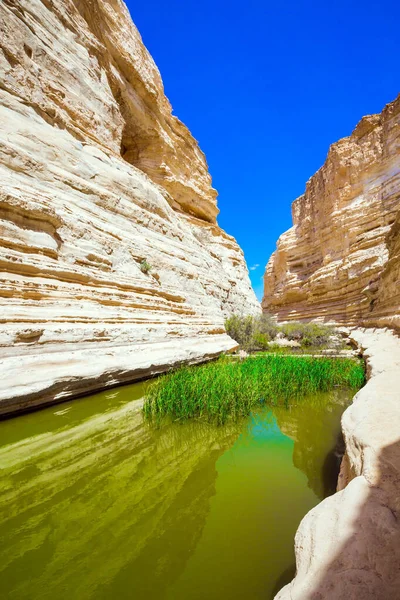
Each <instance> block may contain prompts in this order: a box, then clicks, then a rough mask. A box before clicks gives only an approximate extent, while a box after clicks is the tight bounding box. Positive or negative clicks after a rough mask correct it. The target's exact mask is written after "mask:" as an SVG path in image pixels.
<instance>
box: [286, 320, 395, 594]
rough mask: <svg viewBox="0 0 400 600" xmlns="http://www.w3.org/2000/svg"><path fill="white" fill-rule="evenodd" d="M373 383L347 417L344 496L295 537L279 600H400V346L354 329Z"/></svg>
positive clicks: (313, 515) (311, 516)
mask: <svg viewBox="0 0 400 600" xmlns="http://www.w3.org/2000/svg"><path fill="white" fill-rule="evenodd" d="M351 335H352V337H353V339H354V340H355V341H356V342H357V343H358V344H359V345H360V346H361V347H362V348H363V349H364V356H365V357H366V359H367V366H368V374H369V381H368V383H367V384H366V386H365V387H364V388H363V389H361V390H360V391H359V392H358V394H357V395H356V396H355V398H354V401H353V404H352V405H351V406H350V407H349V408H348V409H347V410H346V411H345V412H344V414H343V417H342V429H343V434H344V438H345V443H346V454H345V456H344V459H343V462H342V468H341V474H340V477H339V486H338V489H339V490H340V491H339V492H337V493H336V494H334V495H333V496H330V497H329V498H327V499H326V500H324V501H323V502H321V504H319V505H318V506H316V507H315V508H314V509H313V510H312V511H310V512H309V513H308V514H307V515H306V517H305V518H304V519H303V521H302V522H301V524H300V527H299V529H298V531H297V534H296V541H295V550H296V563H297V574H296V577H295V579H294V580H293V581H292V582H291V583H290V584H288V585H287V586H286V587H284V588H283V590H281V592H280V593H279V594H278V595H277V596H276V599H277V600H322V599H323V600H341V599H342V598H346V600H347V599H348V600H389V599H392V598H393V600H395V599H396V600H397V599H398V598H400V568H399V565H400V497H399V489H400V440H399V423H400V392H399V390H400V339H399V338H398V337H396V336H395V335H394V334H393V333H391V332H390V331H387V330H375V331H374V330H364V331H363V330H355V331H353V332H352V334H351Z"/></svg>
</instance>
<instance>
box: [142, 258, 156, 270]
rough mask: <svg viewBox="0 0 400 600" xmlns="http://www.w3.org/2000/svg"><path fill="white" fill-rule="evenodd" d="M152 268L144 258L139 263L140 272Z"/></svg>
mask: <svg viewBox="0 0 400 600" xmlns="http://www.w3.org/2000/svg"><path fill="white" fill-rule="evenodd" d="M152 268H153V267H152V266H151V264H150V263H148V262H147V260H146V259H145V258H144V259H143V260H142V262H141V263H140V270H141V271H142V273H149V272H150V271H151V269H152Z"/></svg>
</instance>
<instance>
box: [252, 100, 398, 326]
mask: <svg viewBox="0 0 400 600" xmlns="http://www.w3.org/2000/svg"><path fill="white" fill-rule="evenodd" d="M292 216H293V227H292V228H291V229H289V231H287V232H286V233H284V234H283V235H282V236H281V237H280V238H279V241H278V244H277V249H276V251H275V252H274V254H273V255H272V256H271V258H270V260H269V262H268V265H267V268H266V272H265V277H264V282H265V284H264V299H263V309H264V310H265V311H269V312H272V313H274V314H276V315H277V317H278V318H279V319H280V320H292V319H294V320H307V319H316V318H318V319H319V320H325V321H334V322H339V323H345V324H347V325H349V324H364V325H367V326H375V325H379V326H392V327H400V285H399V281H400V235H399V232H400V96H399V97H398V98H397V99H396V100H395V101H394V102H392V103H391V104H388V105H387V106H386V107H385V108H384V110H383V111H382V113H381V114H379V115H371V116H367V117H364V118H363V119H362V120H361V121H360V123H359V124H358V125H357V127H356V129H355V130H354V132H353V133H352V135H351V136H350V137H348V138H344V139H342V140H340V141H339V142H337V143H336V144H333V145H332V146H331V148H330V150H329V153H328V157H327V160H326V162H325V164H324V165H323V167H321V169H319V171H318V172H317V173H316V174H315V175H314V176H313V177H312V178H311V179H310V180H309V181H308V183H307V186H306V191H305V194H304V195H303V196H300V198H298V199H297V200H295V202H294V203H293V207H292Z"/></svg>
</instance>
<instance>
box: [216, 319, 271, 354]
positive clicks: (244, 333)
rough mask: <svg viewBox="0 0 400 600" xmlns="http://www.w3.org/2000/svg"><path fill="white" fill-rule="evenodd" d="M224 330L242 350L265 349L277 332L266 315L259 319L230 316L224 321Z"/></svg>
mask: <svg viewBox="0 0 400 600" xmlns="http://www.w3.org/2000/svg"><path fill="white" fill-rule="evenodd" d="M225 329H226V332H227V333H228V335H230V336H231V338H232V339H234V340H235V342H237V343H238V344H239V345H240V346H241V348H243V349H244V350H257V349H260V348H261V349H264V348H266V347H267V346H268V342H269V341H270V340H272V339H274V338H275V337H276V334H277V332H278V331H279V329H278V326H277V325H276V323H275V322H274V321H273V319H272V317H271V316H270V315H267V314H264V315H261V316H260V317H253V316H251V315H247V316H244V317H242V316H239V315H232V316H231V317H229V319H227V320H226V321H225Z"/></svg>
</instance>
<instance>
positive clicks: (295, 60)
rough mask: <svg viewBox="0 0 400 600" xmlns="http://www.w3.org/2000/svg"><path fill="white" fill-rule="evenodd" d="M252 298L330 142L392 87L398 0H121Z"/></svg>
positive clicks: (398, 85) (399, 53) (399, 80)
mask: <svg viewBox="0 0 400 600" xmlns="http://www.w3.org/2000/svg"><path fill="white" fill-rule="evenodd" d="M127 4H128V7H129V9H130V11H131V15H132V18H133V21H134V22H135V24H136V25H137V27H138V28H139V31H140V33H141V35H142V37H143V41H144V43H145V45H146V46H147V48H148V49H149V51H150V53H151V54H152V56H153V58H154V60H155V62H156V63H157V66H158V68H159V69H160V71H161V75H162V77H163V80H164V86H165V91H166V94H167V96H168V97H169V99H170V101H171V104H172V106H173V110H174V114H175V115H177V116H178V117H179V118H180V119H181V120H182V121H183V122H184V123H185V124H186V125H187V126H188V127H189V129H190V130H191V132H192V134H193V135H194V137H195V138H196V139H197V140H198V141H199V143H200V147H201V148H202V150H203V151H204V152H205V154H206V157H207V161H208V164H209V167H210V172H211V174H212V177H213V184H214V187H216V188H217V190H218V191H219V198H218V205H219V208H220V210H221V213H220V215H219V217H218V222H219V224H220V225H221V226H222V227H223V228H224V229H226V231H228V233H230V234H232V235H234V236H235V237H236V239H237V240H238V242H239V244H240V245H241V247H242V248H243V250H244V252H245V256H246V259H247V262H248V265H249V267H254V265H259V266H258V267H257V268H254V269H253V270H251V271H250V273H251V278H252V283H253V287H254V289H255V290H256V293H257V295H258V296H259V297H260V296H261V294H262V280H261V277H262V275H263V272H264V267H265V264H266V263H267V260H268V258H269V256H270V254H271V252H273V250H274V248H275V244H276V240H277V238H278V237H279V235H280V234H281V233H282V232H283V231H285V230H286V229H288V227H290V225H291V213H290V205H291V202H292V201H293V200H294V199H295V198H296V197H297V196H299V195H300V194H302V193H303V191H304V187H305V183H306V181H307V179H309V177H311V175H312V174H313V173H314V172H315V171H316V170H317V169H318V168H319V167H320V166H321V165H322V163H323V162H324V159H325V157H326V154H327V151H328V147H329V145H330V144H331V143H333V142H335V141H336V140H338V139H340V138H341V137H343V136H346V135H349V134H350V133H351V131H352V130H353V129H354V127H355V125H356V124H357V122H358V121H359V119H360V118H361V117H362V116H363V115H365V114H371V113H374V112H380V111H381V110H382V108H383V106H384V105H385V104H386V103H388V102H390V101H391V100H393V99H394V98H395V97H396V96H397V94H398V93H399V91H400V77H399V75H400V67H399V65H400V2H397V1H394V0H388V1H387V2H384V3H382V2H371V1H370V0H364V1H359V0H357V1H355V2H352V1H351V0H346V1H343V0H338V1H336V2H327V1H325V2H311V1H304V0H297V1H293V0H289V1H287V2H280V1H278V0H277V1H276V2H268V1H265V0H247V1H246V2H243V3H242V2H235V1H230V0H202V1H201V2H195V1H194V0H169V1H168V2H165V0H163V1H161V0H152V1H151V2H146V3H145V2H140V3H139V2H136V1H135V2H134V1H133V0H128V2H127Z"/></svg>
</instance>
